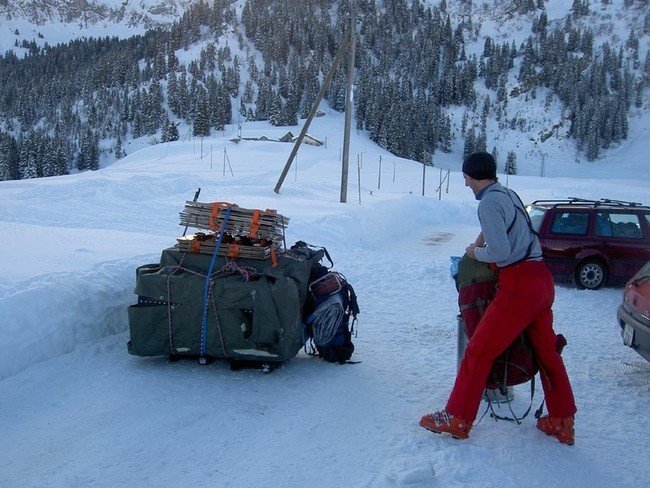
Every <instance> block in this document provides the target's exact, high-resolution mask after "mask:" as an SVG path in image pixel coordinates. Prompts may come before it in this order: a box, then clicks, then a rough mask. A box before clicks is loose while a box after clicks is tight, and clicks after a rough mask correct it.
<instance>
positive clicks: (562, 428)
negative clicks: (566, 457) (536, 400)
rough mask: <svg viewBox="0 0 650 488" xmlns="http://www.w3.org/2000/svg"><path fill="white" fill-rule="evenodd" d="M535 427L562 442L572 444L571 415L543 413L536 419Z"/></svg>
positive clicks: (573, 433)
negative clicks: (557, 415)
mask: <svg viewBox="0 0 650 488" xmlns="http://www.w3.org/2000/svg"><path fill="white" fill-rule="evenodd" d="M537 428H538V429H539V430H541V431H542V432H544V433H545V434H546V435H552V436H554V437H555V438H556V439H557V440H558V441H560V442H561V443H562V444H568V445H569V446H572V445H573V442H574V439H573V436H574V435H575V432H574V430H573V417H564V418H559V417H549V416H548V415H544V416H543V417H540V418H539V419H537Z"/></svg>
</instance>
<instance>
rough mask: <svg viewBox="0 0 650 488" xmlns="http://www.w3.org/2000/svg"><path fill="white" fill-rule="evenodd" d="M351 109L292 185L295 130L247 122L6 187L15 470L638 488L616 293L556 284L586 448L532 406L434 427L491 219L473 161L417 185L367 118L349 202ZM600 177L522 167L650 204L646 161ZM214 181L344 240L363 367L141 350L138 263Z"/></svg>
mask: <svg viewBox="0 0 650 488" xmlns="http://www.w3.org/2000/svg"><path fill="white" fill-rule="evenodd" d="M342 126H343V117H342V115H341V114H336V113H331V112H329V111H328V113H327V115H326V116H325V117H321V118H318V119H316V120H315V121H314V125H313V127H312V129H311V130H310V133H313V134H314V135H315V136H316V137H320V138H322V139H327V141H328V144H327V146H322V147H319V148H317V147H307V146H305V147H304V148H301V150H300V151H299V153H298V161H297V164H296V165H295V166H294V167H292V168H291V170H290V172H289V173H288V176H287V179H286V180H285V183H284V185H283V186H282V189H281V191H280V193H279V194H275V193H274V192H273V187H274V185H275V183H276V181H277V178H278V177H279V174H280V171H281V169H282V167H283V166H284V163H285V161H286V158H287V156H288V154H289V152H290V150H291V147H292V146H291V145H290V144H282V143H276V142H254V141H241V142H239V143H238V144H235V143H233V142H231V141H230V137H229V135H230V134H231V133H232V132H234V131H235V128H234V127H232V126H231V127H229V128H228V129H229V130H228V131H227V133H226V135H224V136H218V137H214V138H209V139H206V140H205V141H204V147H206V148H207V147H208V146H212V148H213V157H212V158H210V157H209V153H207V152H204V153H203V155H201V153H200V150H199V147H200V145H199V144H198V143H197V142H198V141H191V140H190V141H186V142H182V141H180V142H175V143H168V144H161V145H156V146H151V147H147V148H145V149H142V150H140V151H134V152H133V153H132V154H130V155H129V156H127V157H126V158H125V159H123V160H121V161H119V162H117V163H114V164H112V165H111V166H109V167H107V168H104V169H101V170H99V171H96V172H89V173H82V174H77V175H71V176H66V177H55V178H43V179H36V180H21V181H12V182H0V208H1V209H2V211H1V212H0V236H1V237H0V245H1V246H2V249H3V260H2V261H0V317H1V320H0V378H2V379H1V380H0V411H1V412H2V415H0V431H2V433H3V435H2V436H0V465H1V466H2V469H0V485H2V486H20V487H29V488H31V487H40V486H57V487H59V486H60V487H86V486H96V487H107V488H108V487H110V488H113V487H132V486H158V487H175V486H186V485H197V484H205V485H207V486H219V487H232V488H247V487H251V486H268V487H271V488H275V487H277V488H286V487H296V488H298V487H303V486H314V487H316V488H321V487H322V488H331V487H333V486H349V487H355V488H356V487H368V488H389V487H408V486H414V487H431V488H435V487H454V486H483V487H512V488H519V487H521V486H530V487H540V488H541V487H544V488H545V487H548V486H574V487H577V488H580V487H590V488H594V487H603V488H604V487H608V488H609V487H612V486H617V487H618V486H620V487H625V488H627V487H630V488H631V487H636V486H642V485H643V482H644V480H645V476H646V469H645V466H646V463H645V450H644V447H645V445H646V444H647V439H648V435H650V427H649V426H648V423H647V422H646V421H645V420H646V417H647V411H648V408H649V407H650V385H649V384H648V382H647V374H648V368H647V363H646V362H645V361H643V360H642V359H641V358H640V357H638V356H637V355H636V354H635V353H634V352H633V351H631V350H630V349H629V348H626V347H624V346H623V344H622V340H621V337H620V331H619V327H618V325H617V324H616V319H615V308H616V306H617V305H618V303H620V299H621V289H618V288H606V289H603V290H599V291H596V292H591V291H578V290H575V289H572V288H569V287H565V286H557V287H556V293H557V298H556V302H555V307H554V314H555V323H556V329H557V332H561V333H563V334H565V335H566V336H567V338H568V341H569V345H568V347H567V348H566V349H565V352H564V358H565V361H566V364H567V367H568V371H569V374H570V376H571V379H572V382H573V386H574V390H575V395H576V399H577V403H578V408H579V412H578V415H577V420H576V432H577V434H576V445H575V446H573V447H568V446H563V445H560V444H559V443H557V442H556V441H554V440H553V439H550V438H548V437H547V436H545V435H543V434H542V433H540V432H539V431H537V430H536V429H535V427H534V421H533V419H530V418H529V419H526V420H524V421H523V423H522V424H521V425H519V426H517V425H514V424H511V423H508V422H494V421H493V420H491V419H490V418H489V417H485V418H484V419H483V420H482V421H481V422H480V423H479V424H478V425H477V426H476V427H475V428H474V430H473V432H472V435H471V437H470V439H469V440H468V441H456V440H454V439H450V438H446V437H442V436H436V435H434V434H432V433H430V432H427V431H425V430H423V429H421V428H420V427H419V426H418V425H417V421H418V419H419V418H420V416H421V415H422V414H424V413H426V412H429V411H431V410H433V409H434V408H438V407H441V406H442V405H443V404H444V402H445V400H446V396H447V394H448V392H449V389H450V388H451V385H452V382H453V378H454V372H455V368H456V328H457V324H456V314H457V305H456V292H455V290H454V286H453V283H452V281H451V279H450V277H449V256H451V255H457V254H459V253H461V252H462V250H463V249H464V247H465V246H466V245H467V243H468V242H470V241H472V240H473V239H474V237H475V235H476V233H477V232H478V224H477V220H476V214H475V212H476V201H475V200H474V199H473V197H472V195H471V192H470V191H469V189H467V188H465V187H463V181H462V178H461V175H460V174H459V173H452V174H451V180H450V186H449V193H446V192H445V191H444V187H443V191H442V193H441V195H440V196H441V199H440V200H439V199H438V194H437V193H436V192H435V189H436V187H437V186H438V177H439V172H438V171H437V168H434V169H432V170H431V171H430V172H429V173H427V179H426V183H425V192H426V195H425V196H424V197H423V196H421V195H420V193H421V188H422V181H421V177H422V167H421V165H419V164H418V163H415V162H412V161H405V160H401V159H397V158H393V157H392V156H391V155H390V154H388V153H387V152H386V151H383V150H381V149H379V148H377V147H376V146H375V145H374V144H372V143H370V142H369V141H368V140H367V139H366V138H365V137H364V136H363V134H357V133H356V132H353V134H352V140H351V155H352V156H351V161H353V162H354V163H355V164H354V165H353V168H351V172H350V186H349V191H348V197H349V198H348V202H349V203H347V204H341V203H339V184H340V167H341V163H340V150H341V145H342V134H341V127H342ZM255 127H256V129H257V130H264V129H265V128H270V127H269V126H268V125H267V124H265V123H256V124H255ZM224 149H225V150H226V151H227V155H228V158H229V162H230V164H231V166H232V169H233V173H234V175H233V174H231V173H230V171H229V167H228V165H227V164H226V161H225V160H224V158H223V151H224ZM638 150H639V157H641V156H642V155H643V154H644V152H643V151H644V148H643V146H638ZM357 154H359V155H361V154H363V167H362V168H359V170H357V166H356V159H357V158H356V155H357ZM379 156H382V161H383V165H382V173H381V177H382V178H381V188H379V181H378V180H379V178H378V177H379V174H378V169H379V166H378V162H379ZM610 163H611V162H610ZM358 174H359V175H360V180H361V181H360V182H361V185H360V191H359V189H358V187H357V182H358V180H357V175H358ZM393 175H394V179H393ZM593 176H594V177H593V178H552V177H546V178H539V177H532V176H531V177H523V176H511V177H509V178H508V180H507V181H508V182H509V185H510V186H511V187H512V188H514V189H516V190H517V191H518V192H519V194H520V195H521V196H522V198H523V199H524V200H525V201H531V200H532V199H536V198H558V197H564V196H566V195H576V196H582V197H585V198H600V197H601V196H609V197H611V198H619V199H629V200H639V201H643V202H644V203H646V204H647V203H650V202H649V201H650V198H649V196H650V195H649V194H648V185H647V182H648V181H647V179H640V178H638V177H637V175H636V174H635V173H633V172H632V173H628V172H625V171H620V172H619V173H618V174H617V178H616V179H613V178H611V175H610V174H609V172H608V171H604V172H603V174H601V175H597V174H594V175H593ZM502 181H504V182H505V181H506V179H505V178H503V177H502ZM197 187H201V188H202V193H201V198H200V200H201V201H214V200H228V201H232V202H235V203H238V204H239V205H242V206H245V207H249V208H251V207H252V208H276V209H278V211H280V212H281V213H283V214H284V215H286V216H288V217H290V219H291V221H290V225H289V227H288V229H287V242H288V243H289V244H291V243H292V242H294V241H295V240H298V239H303V240H306V241H307V242H310V243H313V244H317V245H324V246H326V247H327V248H328V250H329V251H330V253H331V255H332V257H333V259H334V261H335V265H336V269H337V270H339V271H341V272H343V273H344V274H345V275H346V276H347V277H348V279H349V280H350V282H351V283H352V284H353V285H354V286H355V289H356V291H357V293H358V295H359V301H360V306H361V315H360V322H359V324H358V331H359V335H358V337H357V338H355V339H354V342H355V345H356V352H355V354H354V356H353V359H355V360H358V361H361V363H359V364H356V365H346V366H338V365H333V364H328V363H325V362H323V361H319V360H317V359H314V358H311V357H308V356H306V355H305V354H304V352H300V353H299V354H298V356H296V357H295V358H293V359H292V360H290V361H289V362H288V363H287V364H286V365H285V366H283V367H281V368H279V369H278V370H276V371H274V372H273V373H272V374H270V375H264V374H262V373H260V372H259V371H256V370H242V371H237V372H233V371H230V370H229V369H228V367H227V365H226V364H225V363H223V362H220V361H218V362H215V363H213V364H211V365H208V366H199V365H198V364H196V363H195V362H194V361H183V362H179V363H168V362H167V361H166V360H165V359H164V358H139V357H133V356H129V355H128V353H127V351H126V342H127V340H128V323H127V320H126V313H125V309H126V306H128V305H129V304H132V303H134V302H135V299H136V297H135V295H133V286H134V279H135V268H136V267H137V266H138V265H140V264H145V263H149V262H156V260H157V259H158V258H159V253H160V250H161V249H162V248H164V247H166V246H168V245H171V244H173V243H174V242H175V238H176V237H177V236H179V235H180V234H181V233H182V227H181V226H179V225H178V212H179V211H180V210H181V209H182V206H183V203H184V201H185V200H186V199H191V197H192V196H193V194H194V191H195V190H196V188H197ZM359 195H360V198H361V204H359ZM538 386H539V385H538ZM528 391H529V390H528V387H527V386H524V387H521V388H518V389H517V390H516V391H515V395H516V398H515V402H514V405H513V408H514V409H515V410H516V411H518V412H521V411H523V410H525V408H526V407H527V405H528V402H527V395H528V394H529V393H528ZM539 402H541V396H540V392H539V388H538V391H537V394H536V398H535V402H534V406H535V407H537V406H538V405H539ZM503 408H504V409H505V408H506V407H503ZM503 413H508V411H507V409H506V411H505V412H503ZM630 426H633V428H631V427H630ZM622 453H624V454H622ZM614 458H615V459H616V462H612V459H614Z"/></svg>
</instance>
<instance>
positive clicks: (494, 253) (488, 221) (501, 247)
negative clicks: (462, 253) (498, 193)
mask: <svg viewBox="0 0 650 488" xmlns="http://www.w3.org/2000/svg"><path fill="white" fill-rule="evenodd" d="M479 220H480V222H481V234H480V235H479V237H482V238H483V241H484V243H485V244H484V246H483V247H477V246H474V248H473V249H472V251H473V254H474V259H477V260H478V261H483V262H486V263H498V262H500V261H505V260H506V259H508V257H509V256H510V253H511V249H510V241H509V240H508V234H507V229H506V223H505V215H504V209H503V208H502V207H501V205H500V203H499V197H496V198H495V196H490V197H488V198H484V199H483V200H482V201H481V204H480V205H479ZM477 239H478V238H477ZM470 247H471V246H470Z"/></svg>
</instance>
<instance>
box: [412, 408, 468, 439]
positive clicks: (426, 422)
mask: <svg viewBox="0 0 650 488" xmlns="http://www.w3.org/2000/svg"><path fill="white" fill-rule="evenodd" d="M420 425H421V426H422V427H424V428H425V429H427V430H430V431H431V432H435V433H436V434H442V433H443V432H446V433H448V434H451V436H452V437H454V438H455V439H467V438H468V437H469V431H470V429H471V428H472V423H471V422H465V421H464V420H463V419H459V418H456V417H454V416H453V415H452V414H450V413H449V412H447V411H446V410H443V411H441V412H434V413H428V414H426V415H425V416H424V417H422V418H421V419H420Z"/></svg>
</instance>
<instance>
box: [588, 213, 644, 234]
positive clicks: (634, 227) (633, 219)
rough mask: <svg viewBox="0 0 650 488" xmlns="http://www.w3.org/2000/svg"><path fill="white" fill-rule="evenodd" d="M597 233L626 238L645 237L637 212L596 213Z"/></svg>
mask: <svg viewBox="0 0 650 488" xmlns="http://www.w3.org/2000/svg"><path fill="white" fill-rule="evenodd" d="M596 235H597V236H600V237H622V238H626V239H641V238H642V237H643V233H642V232H641V223H640V222H639V216H638V215H637V214H632V213H610V212H599V213H598V214H596Z"/></svg>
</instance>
